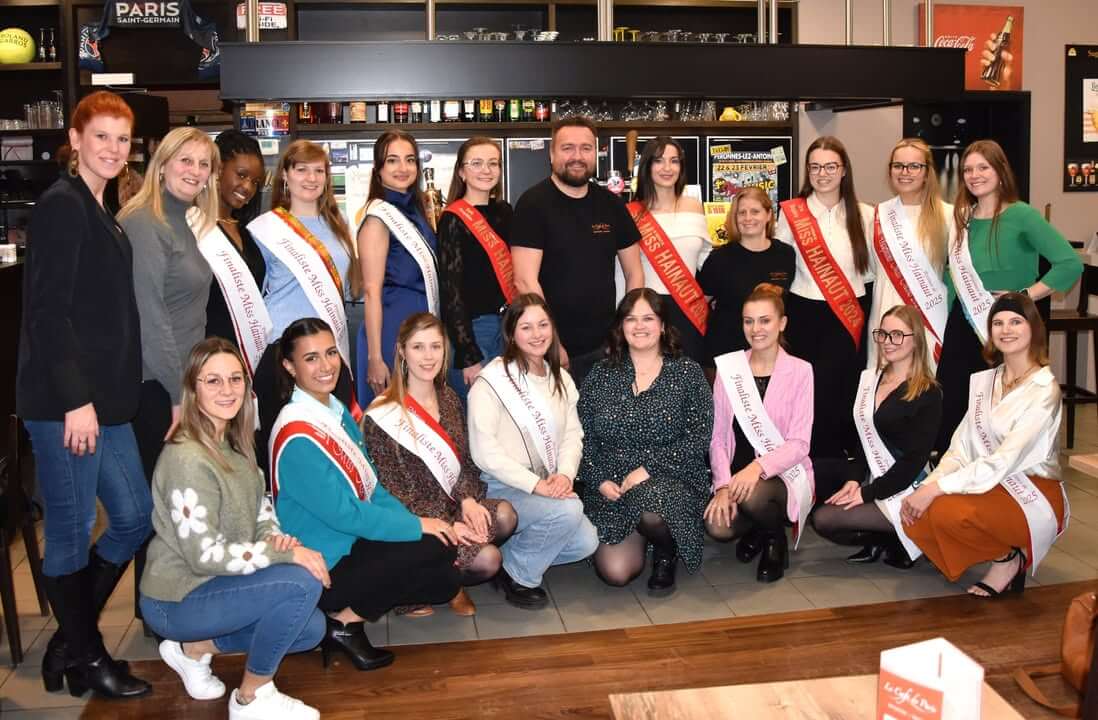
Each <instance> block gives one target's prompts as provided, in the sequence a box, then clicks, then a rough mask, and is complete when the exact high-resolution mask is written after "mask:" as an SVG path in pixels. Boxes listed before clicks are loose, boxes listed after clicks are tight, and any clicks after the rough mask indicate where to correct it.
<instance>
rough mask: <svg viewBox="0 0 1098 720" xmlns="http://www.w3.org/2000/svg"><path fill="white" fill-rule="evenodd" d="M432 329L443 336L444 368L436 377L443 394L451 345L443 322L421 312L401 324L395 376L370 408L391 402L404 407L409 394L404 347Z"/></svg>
mask: <svg viewBox="0 0 1098 720" xmlns="http://www.w3.org/2000/svg"><path fill="white" fill-rule="evenodd" d="M432 328H433V329H435V330H438V333H439V335H441V336H442V368H441V369H440V370H439V372H438V375H436V376H435V390H437V391H438V392H439V393H440V394H441V392H442V389H443V387H445V386H446V368H447V367H449V365H450V350H449V344H448V343H447V342H446V328H445V327H443V325H442V321H441V320H439V319H438V318H437V317H435V316H434V315H432V314H431V313H428V312H419V313H415V314H414V315H409V316H408V317H406V318H405V319H404V322H402V323H401V324H400V329H399V330H397V337H396V345H395V346H394V347H395V349H394V350H393V374H392V375H391V376H390V377H389V387H387V388H385V391H384V392H382V393H381V394H380V395H378V396H377V397H376V398H374V401H373V402H372V403H370V407H374V406H376V405H384V404H385V403H390V402H392V403H396V404H397V405H400V406H401V407H404V397H405V396H406V395H407V394H408V361H407V359H406V358H405V357H404V346H405V345H407V344H408V341H409V340H411V339H412V336H413V335H415V334H416V333H418V332H420V331H421V330H430V329H432Z"/></svg>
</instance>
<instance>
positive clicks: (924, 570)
mask: <svg viewBox="0 0 1098 720" xmlns="http://www.w3.org/2000/svg"><path fill="white" fill-rule="evenodd" d="M1065 422H1066V418H1065ZM1076 440H1077V442H1076V447H1075V448H1074V450H1072V451H1070V452H1086V453H1094V452H1098V420H1096V419H1095V413H1094V412H1093V411H1088V410H1087V409H1084V410H1081V411H1080V413H1079V417H1078V419H1077V434H1076ZM1065 454H1068V451H1065ZM1063 466H1064V477H1065V480H1066V481H1067V483H1068V488H1067V489H1068V497H1069V499H1070V501H1071V510H1072V518H1071V525H1070V527H1069V529H1068V530H1067V532H1066V533H1065V534H1064V536H1063V537H1061V538H1060V540H1059V541H1058V542H1057V544H1056V546H1055V547H1053V549H1052V551H1051V552H1050V553H1049V556H1048V557H1047V558H1046V559H1045V561H1044V563H1043V564H1042V565H1041V568H1040V571H1039V573H1038V577H1037V579H1036V580H1034V579H1032V578H1030V580H1029V582H1030V584H1050V583H1061V582H1072V581H1077V580H1087V579H1093V578H1098V478H1090V477H1087V476H1084V475H1082V474H1081V473H1078V472H1076V471H1074V470H1072V469H1070V468H1068V467H1067V460H1066V457H1065V458H1064V463H1063ZM733 550H734V546H732V545H720V544H717V543H712V542H710V543H708V544H707V545H706V548H705V555H704V558H705V559H704V562H703V564H702V568H701V570H700V571H699V572H698V573H697V574H695V575H689V574H687V573H686V572H685V571H684V570H682V569H681V568H680V571H679V582H678V589H677V591H676V592H675V593H674V594H673V595H671V596H670V597H666V598H651V597H649V596H648V594H647V592H646V588H645V581H646V576H642V577H640V578H638V579H637V580H636V581H635V582H634V583H632V585H630V586H629V587H625V588H610V587H606V586H605V585H603V584H602V583H601V582H600V581H599V580H598V579H597V578H596V577H595V575H594V572H593V571H592V570H591V568H590V567H589V566H587V565H586V564H585V563H578V564H575V565H571V566H565V567H558V568H553V569H552V570H551V571H550V572H549V573H548V574H547V576H546V586H547V587H548V589H549V593H550V596H551V598H552V602H551V603H550V605H549V607H547V608H546V609H544V610H540V611H536V612H530V611H526V610H519V609H516V608H513V607H511V606H510V605H508V604H506V603H505V602H503V597H502V595H500V594H498V593H496V592H495V591H494V590H493V589H492V588H491V586H490V585H482V586H479V587H476V588H471V590H470V594H471V596H472V598H473V600H474V601H475V602H476V604H477V615H476V617H473V618H459V617H456V616H454V615H453V614H452V613H451V612H450V611H449V609H448V608H446V607H440V608H437V612H436V613H435V615H434V616H432V617H428V618H418V619H412V618H407V617H396V616H388V617H385V618H382V619H381V620H380V621H379V622H377V623H373V624H371V625H370V626H369V635H370V637H371V639H372V640H373V641H374V642H375V643H376V644H379V645H404V644H411V643H430V642H449V641H461V640H476V639H490V638H502V637H512V636H519V635H542V634H555V633H568V632H583V631H587V630H606V629H611V628H621V627H631V626H637V625H652V624H662V623H675V622H687V621H692V620H705V619H710V618H721V617H732V616H743V615H757V614H763V613H775V612H788V611H794V610H805V609H811V608H829V607H838V606H844V605H859V604H866V603H875V602H884V601H889V600H907V599H912V598H921V597H931V596H936V595H948V594H953V593H959V592H963V591H964V587H965V585H966V584H967V582H969V581H971V580H972V579H975V578H977V577H978V576H979V574H980V569H979V568H976V569H973V570H972V571H970V572H969V573H968V575H966V576H965V577H964V578H962V582H960V583H956V584H954V583H949V582H947V581H946V580H945V579H943V578H942V577H941V575H939V574H938V573H937V571H935V570H934V568H933V567H931V566H930V565H929V564H928V563H925V562H921V563H919V564H918V565H916V567H915V568H913V569H911V570H909V571H906V572H904V571H899V570H894V569H893V568H890V567H888V566H887V565H884V564H883V563H877V564H874V565H870V566H860V567H855V566H851V565H848V564H847V563H846V562H844V560H843V558H844V557H845V556H846V555H848V554H849V553H850V552H851V551H852V550H851V549H850V548H842V547H836V546H833V545H831V544H830V543H828V542H826V541H824V540H822V539H821V538H819V537H817V536H816V535H815V534H813V533H812V532H811V531H808V532H807V533H806V534H805V537H804V538H803V539H802V541H801V546H800V548H799V549H798V550H797V551H796V552H795V553H794V554H793V557H792V565H791V567H790V569H789V571H788V572H787V573H786V577H785V578H784V579H783V580H781V581H779V582H777V583H773V584H770V585H761V584H759V583H757V582H755V577H754V572H755V565H754V564H750V565H744V564H741V563H740V562H738V561H737V560H736V558H735V556H734V554H733ZM12 553H13V560H14V562H16V563H17V566H16V570H15V574H16V592H17V596H18V602H19V609H20V627H21V630H22V635H23V646H24V648H25V650H26V657H25V659H24V661H23V664H22V665H20V667H19V668H18V669H15V670H12V669H11V667H10V663H9V659H8V658H9V653H8V646H7V637H4V638H3V640H2V642H0V714H2V715H3V717H4V718H5V720H7V719H8V718H11V719H12V720H31V719H32V718H50V720H54V719H55V718H57V719H63V718H69V717H72V718H76V717H79V714H80V708H81V707H82V706H83V704H84V702H86V700H83V699H79V698H73V697H70V696H69V695H68V694H67V693H58V694H49V693H46V692H43V690H42V685H41V681H40V678H39V665H40V663H41V657H42V649H43V648H44V646H45V644H46V641H47V640H48V639H49V635H50V633H52V631H53V627H54V625H53V623H52V620H50V619H49V618H46V617H41V616H40V615H38V614H37V610H38V607H37V601H36V599H35V595H34V590H33V587H32V583H31V576H30V571H29V569H28V567H27V565H26V562H25V561H24V553H23V547H22V543H17V544H16V545H14V546H13V547H12ZM132 598H133V575H132V571H131V572H130V573H128V574H127V576H126V578H125V579H124V580H123V582H122V584H121V585H120V586H119V589H118V591H117V592H116V593H115V595H114V597H113V598H111V602H110V603H109V605H108V607H107V610H106V611H105V612H104V614H103V617H102V621H101V627H102V629H103V633H104V637H105V639H106V642H107V645H108V648H109V649H110V650H111V651H112V652H113V653H114V654H115V656H116V657H120V658H125V659H129V660H145V659H155V658H157V657H158V655H157V651H156V646H155V644H154V643H153V641H151V640H149V639H147V638H145V637H144V635H143V634H142V632H141V627H140V623H138V622H135V621H133V620H132V612H131V609H132ZM318 662H319V660H318Z"/></svg>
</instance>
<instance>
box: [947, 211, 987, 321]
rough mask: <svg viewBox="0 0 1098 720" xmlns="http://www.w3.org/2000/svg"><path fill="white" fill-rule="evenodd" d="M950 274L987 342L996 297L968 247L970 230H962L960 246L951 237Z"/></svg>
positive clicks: (970, 318) (961, 298)
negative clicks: (974, 262) (977, 270)
mask: <svg viewBox="0 0 1098 720" xmlns="http://www.w3.org/2000/svg"><path fill="white" fill-rule="evenodd" d="M949 274H950V275H952V276H953V289H954V290H955V291H956V292H957V298H958V299H959V300H960V301H961V303H962V304H963V305H964V307H965V313H966V314H967V315H968V320H969V322H970V323H972V329H973V330H975V331H976V337H978V338H980V342H981V343H986V342H987V318H988V314H989V313H990V312H991V306H992V305H994V304H995V298H994V297H993V296H992V294H991V293H989V292H988V291H987V289H986V288H985V287H984V281H983V280H981V279H980V274H979V273H977V272H976V266H975V265H973V264H972V252H971V251H970V250H969V248H968V230H967V229H965V230H962V231H961V242H960V247H959V248H958V247H957V243H955V242H953V238H952V237H951V238H950V239H949Z"/></svg>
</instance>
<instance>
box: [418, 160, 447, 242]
mask: <svg viewBox="0 0 1098 720" xmlns="http://www.w3.org/2000/svg"><path fill="white" fill-rule="evenodd" d="M423 182H425V183H426V184H427V187H425V188H424V189H423V200H424V205H425V206H426V207H425V208H424V209H425V210H426V211H427V222H429V223H431V229H432V230H438V221H439V219H440V218H441V217H442V206H443V201H442V193H441V192H439V190H438V188H436V187H435V169H434V168H429V167H426V168H423Z"/></svg>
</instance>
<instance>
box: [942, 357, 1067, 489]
mask: <svg viewBox="0 0 1098 720" xmlns="http://www.w3.org/2000/svg"><path fill="white" fill-rule="evenodd" d="M1002 377H1003V374H1002V371H999V372H998V373H996V376H995V383H994V386H993V390H992V397H991V423H990V429H991V434H992V438H991V440H992V444H995V443H998V444H999V446H998V448H997V449H996V450H995V452H993V453H991V454H990V455H985V454H984V450H983V444H982V443H981V442H980V438H979V437H978V436H977V435H976V427H975V425H974V423H973V422H972V413H973V408H972V407H971V406H970V407H969V408H968V412H967V413H965V417H964V420H962V421H961V424H960V425H958V426H957V430H956V431H955V432H954V433H953V440H952V442H950V444H949V450H947V451H946V453H945V455H943V456H942V461H941V462H940V463H938V467H937V468H935V469H934V472H932V473H931V474H930V476H929V477H928V478H927V482H930V481H932V480H933V481H936V482H937V483H938V487H940V488H941V489H942V490H943V491H944V492H946V493H948V494H950V495H955V494H961V495H978V494H980V493H985V492H987V491H988V490H991V489H992V488H994V487H995V486H996V485H998V484H999V483H1000V482H1001V481H1003V480H1004V479H1006V478H1007V477H1009V476H1011V475H1013V474H1014V473H1016V472H1023V473H1025V474H1026V475H1039V476H1041V477H1046V478H1051V479H1053V480H1059V479H1060V414H1061V404H1060V383H1058V382H1057V381H1056V376H1055V375H1053V374H1052V370H1050V369H1049V368H1048V367H1047V366H1045V367H1043V368H1041V369H1040V370H1038V371H1037V372H1035V373H1033V374H1032V375H1030V376H1029V377H1028V378H1026V379H1025V381H1024V382H1023V383H1022V384H1021V386H1019V387H1017V388H1015V389H1014V390H1013V391H1012V392H1011V393H1010V394H1009V395H1007V396H1006V397H1005V398H1003V386H1002Z"/></svg>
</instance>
